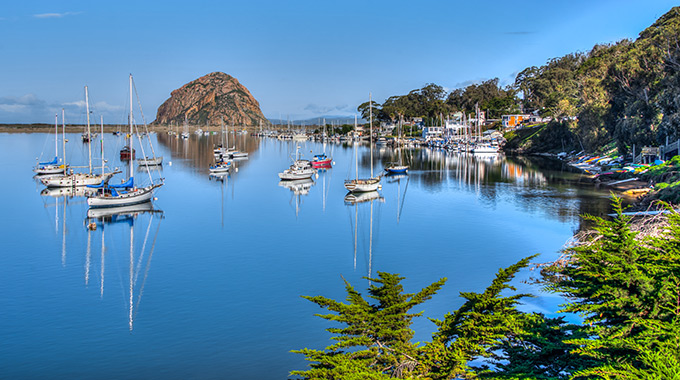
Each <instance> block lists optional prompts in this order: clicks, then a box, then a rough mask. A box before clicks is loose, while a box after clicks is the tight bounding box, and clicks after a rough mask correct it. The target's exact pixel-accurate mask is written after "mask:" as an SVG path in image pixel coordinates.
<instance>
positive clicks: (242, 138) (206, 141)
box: [157, 131, 259, 174]
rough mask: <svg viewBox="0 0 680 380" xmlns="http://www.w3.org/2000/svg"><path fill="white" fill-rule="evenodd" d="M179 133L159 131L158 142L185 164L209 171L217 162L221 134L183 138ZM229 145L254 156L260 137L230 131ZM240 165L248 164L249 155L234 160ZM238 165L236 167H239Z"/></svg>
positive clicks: (201, 170)
mask: <svg viewBox="0 0 680 380" xmlns="http://www.w3.org/2000/svg"><path fill="white" fill-rule="evenodd" d="M178 136H179V135H171V134H168V133H158V134H157V139H158V143H159V144H160V145H161V146H163V147H165V148H167V149H169V150H170V152H171V155H172V157H173V158H175V159H177V158H180V159H181V160H180V161H181V162H182V163H183V164H184V165H187V166H190V167H192V168H194V169H195V170H196V171H199V172H202V173H206V174H207V173H208V168H209V167H210V165H213V164H214V163H215V152H214V149H215V146H217V145H219V144H220V143H221V139H222V138H221V136H220V135H218V134H212V135H207V136H206V135H200V136H199V135H196V134H191V136H189V138H187V139H181V138H179V137H178ZM229 145H230V146H231V147H235V148H236V150H238V151H240V152H245V153H248V154H249V155H250V156H252V154H253V152H255V151H257V150H258V148H259V139H254V138H251V137H250V136H248V135H246V134H243V133H234V132H233V131H232V132H231V133H229ZM234 163H235V164H236V163H238V165H240V166H246V165H248V157H239V158H238V159H236V160H234ZM238 165H236V166H235V167H238Z"/></svg>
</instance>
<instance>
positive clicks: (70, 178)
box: [40, 173, 113, 187]
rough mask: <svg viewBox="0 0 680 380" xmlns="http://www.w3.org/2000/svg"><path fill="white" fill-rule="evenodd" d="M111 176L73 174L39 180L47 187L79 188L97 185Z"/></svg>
mask: <svg viewBox="0 0 680 380" xmlns="http://www.w3.org/2000/svg"><path fill="white" fill-rule="evenodd" d="M112 176H113V173H107V174H104V175H101V174H100V175H92V174H85V173H74V174H70V175H65V176H61V177H52V178H43V179H41V180H40V182H42V184H43V185H45V186H47V187H79V186H87V185H99V184H100V183H102V181H106V180H108V179H109V178H111V177H112Z"/></svg>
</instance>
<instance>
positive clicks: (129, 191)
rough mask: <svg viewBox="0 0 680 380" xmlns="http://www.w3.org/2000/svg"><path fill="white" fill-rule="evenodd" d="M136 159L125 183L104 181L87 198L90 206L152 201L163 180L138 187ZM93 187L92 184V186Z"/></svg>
mask: <svg viewBox="0 0 680 380" xmlns="http://www.w3.org/2000/svg"><path fill="white" fill-rule="evenodd" d="M132 124H133V123H132V74H130V115H129V125H130V132H129V133H130V136H133V135H134V130H133V126H132ZM132 141H133V140H132V138H131V139H130V148H132ZM133 163H134V160H130V161H129V168H128V170H129V176H128V180H127V181H126V182H125V183H122V184H120V185H109V184H108V181H106V182H102V184H101V185H100V186H98V188H100V191H99V192H98V193H97V194H96V195H94V196H91V197H88V198H87V204H88V205H89V206H90V207H118V206H127V205H133V204H137V203H143V202H147V201H150V200H151V199H152V198H153V192H154V190H155V189H156V188H158V187H161V186H162V185H163V182H162V180H161V182H160V183H153V181H152V183H151V184H150V185H148V186H145V187H136V186H135V183H134V182H135V181H134V177H133V173H134V170H133V169H134V168H133V165H134V164H133ZM147 173H148V174H149V179H151V173H150V172H149V171H148V167H147ZM91 187H92V186H91Z"/></svg>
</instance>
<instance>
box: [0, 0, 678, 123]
mask: <svg viewBox="0 0 680 380" xmlns="http://www.w3.org/2000/svg"><path fill="white" fill-rule="evenodd" d="M674 5H676V4H674V2H672V1H665V0H648V1H639V0H637V1H630V0H597V1H593V0H569V1H563V0H550V1H544V0H542V1H533V0H527V1H508V0H505V1H483V0H482V1H469V0H468V1H459V0H448V1H446V0H439V1H431V0H418V1H400V0H392V1H382V0H364V1H355V0H344V1H319V0H315V1H306V0H305V1H296V0H290V1H280V0H279V1H262V0H247V1H243V0H242V1H201V0H193V1H173V0H166V1H143V0H134V1H128V0H116V1H105V2H102V1H91V0H90V1H72V0H60V1H53V0H51V1H31V0H27V1H21V2H20V1H5V2H3V3H2V5H0V123H53V122H54V115H55V113H56V112H59V113H60V112H61V109H62V108H64V109H65V113H66V121H67V122H69V123H84V122H85V115H86V113H85V109H84V101H85V97H84V86H88V89H89V91H88V92H89V103H90V105H91V107H90V109H91V111H92V112H91V114H92V115H93V117H94V118H95V119H96V121H97V122H98V121H99V120H100V116H103V118H104V122H105V123H107V124H109V123H110V124H115V123H123V124H124V123H126V117H127V116H126V115H127V111H126V110H127V109H128V107H129V106H128V104H129V103H128V100H127V99H128V96H129V95H128V75H129V74H130V73H131V74H132V75H133V77H134V81H135V87H136V90H137V93H138V95H139V101H140V103H141V106H142V112H143V114H144V119H145V120H146V121H147V122H150V121H152V120H154V119H155V116H156V111H157V109H158V107H159V106H160V105H161V104H162V103H163V102H164V101H165V100H167V99H168V98H169V97H170V92H171V91H172V90H174V89H177V88H179V87H181V86H182V85H184V84H186V83H188V82H190V81H192V80H194V79H197V78H199V77H201V76H203V75H206V74H208V73H211V72H214V71H221V72H225V73H227V74H229V75H231V76H233V77H235V78H237V79H238V80H239V82H241V83H242V84H243V85H244V86H246V87H247V88H248V89H249V90H250V92H251V94H253V96H254V97H255V99H257V100H258V102H259V103H260V108H261V109H262V111H263V113H264V114H265V116H267V117H268V118H270V119H283V120H286V119H288V118H290V119H291V120H296V119H298V120H299V119H313V118H319V117H323V116H330V115H333V116H353V115H354V114H355V113H357V111H356V108H357V106H358V105H359V104H361V103H363V102H364V101H367V100H368V98H369V93H370V94H372V98H373V99H374V100H375V101H377V102H382V101H384V100H385V99H386V98H388V97H390V96H393V95H404V94H407V93H408V92H409V91H411V90H414V89H418V88H421V87H423V86H424V85H426V84H428V83H435V84H438V85H440V86H442V87H444V88H445V89H446V90H447V91H450V90H453V89H455V88H459V87H465V86H467V85H469V84H471V83H477V82H480V81H483V80H487V79H491V78H495V77H497V78H499V80H500V83H501V84H502V85H507V84H511V83H512V82H513V81H514V78H515V76H516V74H517V73H518V72H520V71H521V70H523V69H524V68H526V67H530V66H540V65H543V64H545V63H546V62H547V61H548V60H549V59H551V58H555V57H560V56H563V55H565V54H568V53H573V52H587V51H589V50H590V49H591V48H592V47H593V46H594V45H595V44H599V43H611V42H616V41H619V40H621V39H626V38H628V39H635V38H637V36H638V34H639V33H640V32H641V31H642V30H643V29H645V28H646V27H648V26H650V25H651V24H652V23H653V22H654V21H655V20H656V19H657V18H659V17H660V16H662V15H663V14H664V13H666V12H668V11H669V10H670V9H671V7H673V6H674ZM135 102H136V101H135ZM135 112H137V111H135Z"/></svg>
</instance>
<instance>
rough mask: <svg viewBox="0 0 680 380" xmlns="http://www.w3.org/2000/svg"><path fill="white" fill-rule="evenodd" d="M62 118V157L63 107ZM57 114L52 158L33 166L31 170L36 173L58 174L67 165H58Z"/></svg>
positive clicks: (63, 170) (64, 144)
mask: <svg viewBox="0 0 680 380" xmlns="http://www.w3.org/2000/svg"><path fill="white" fill-rule="evenodd" d="M61 119H62V142H63V144H62V145H63V146H64V149H63V150H64V157H66V140H65V139H64V137H63V131H64V129H65V122H64V109H62V110H61ZM58 122H59V121H58V115H57V114H54V159H53V160H52V161H48V162H38V164H37V165H36V166H35V167H34V168H33V172H35V173H36V174H38V175H43V174H60V173H66V170H67V169H68V165H66V164H61V165H59V127H58V125H57V124H58Z"/></svg>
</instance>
